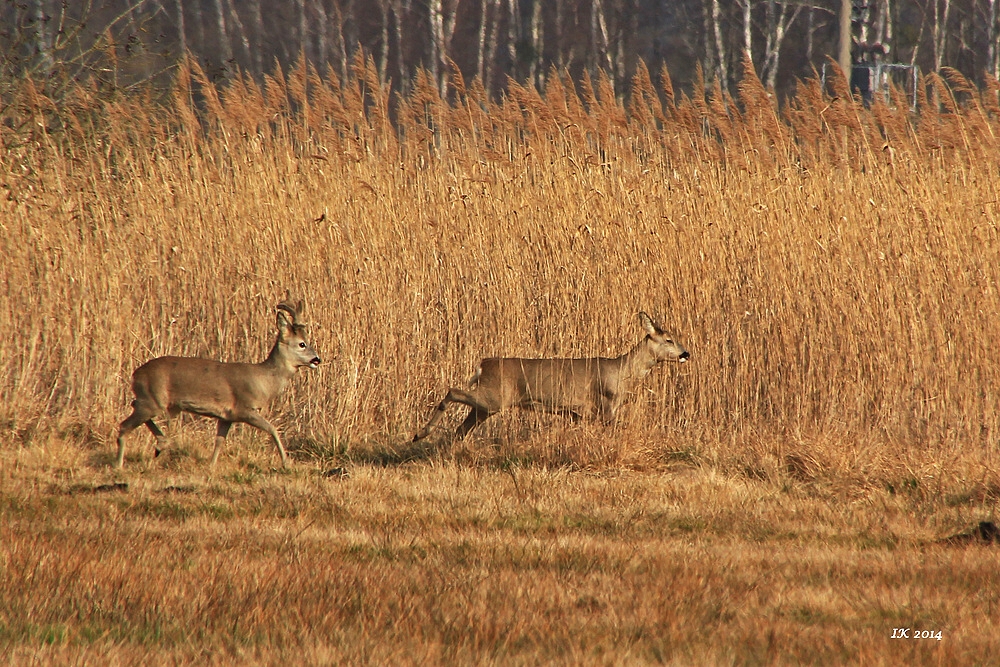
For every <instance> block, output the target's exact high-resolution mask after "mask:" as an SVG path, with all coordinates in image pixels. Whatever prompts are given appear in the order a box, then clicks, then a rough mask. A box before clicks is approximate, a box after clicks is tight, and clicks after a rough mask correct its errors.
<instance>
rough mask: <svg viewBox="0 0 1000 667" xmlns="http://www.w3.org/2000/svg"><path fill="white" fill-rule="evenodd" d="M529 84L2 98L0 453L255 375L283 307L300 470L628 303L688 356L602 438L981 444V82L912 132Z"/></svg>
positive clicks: (984, 145) (984, 310) (993, 333)
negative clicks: (306, 344) (60, 101)
mask: <svg viewBox="0 0 1000 667" xmlns="http://www.w3.org/2000/svg"><path fill="white" fill-rule="evenodd" d="M953 76H955V77H957V76H958V75H957V74H954V75H953ZM551 81H552V83H551V84H550V85H549V87H548V89H547V90H545V91H544V94H539V93H537V92H535V91H533V90H529V89H523V88H520V87H518V86H516V85H513V84H512V85H511V92H510V95H509V97H508V98H506V99H505V100H503V101H502V102H499V103H496V102H492V101H490V100H488V99H487V98H486V96H485V95H484V93H483V91H482V90H481V89H479V88H477V87H476V86H472V87H471V88H468V89H467V88H466V87H465V86H464V85H463V83H462V82H461V81H460V80H458V79H456V81H455V82H453V83H454V86H453V88H454V95H453V96H454V99H453V100H451V101H444V100H442V99H440V98H439V97H438V96H437V95H436V94H435V93H434V90H433V87H432V86H430V85H428V83H427V82H426V81H424V80H422V79H421V80H420V81H418V82H417V86H416V87H415V91H414V92H413V93H412V94H411V95H410V96H408V97H404V98H400V99H398V100H396V102H395V103H393V100H391V99H390V96H389V93H388V92H387V91H386V90H385V88H384V87H381V86H380V85H379V84H378V79H377V77H376V76H375V74H374V71H373V70H372V67H371V65H370V63H368V64H367V65H366V63H365V62H364V61H363V60H359V61H358V62H357V63H356V66H355V77H354V78H352V79H351V80H349V81H345V82H340V81H337V80H336V79H334V78H326V79H321V78H320V77H319V76H318V75H317V74H316V72H315V71H313V70H312V69H311V68H310V67H307V66H305V65H300V66H299V67H297V68H296V69H294V70H293V71H291V72H289V73H287V75H283V74H282V72H280V71H277V72H275V73H274V75H273V76H271V77H268V78H267V82H266V85H265V86H264V87H263V88H259V87H257V86H256V85H255V84H254V83H253V81H251V80H249V79H238V80H236V81H234V82H232V83H231V84H230V85H229V86H227V87H225V88H222V89H218V88H216V87H215V86H213V85H212V84H211V83H210V82H208V81H207V79H206V78H205V77H204V75H203V74H202V73H201V72H200V70H198V68H197V66H196V65H194V64H187V65H185V66H183V67H182V68H181V69H180V71H179V73H178V75H177V77H176V84H175V88H174V90H173V92H172V94H171V97H170V99H169V101H168V102H167V103H165V104H164V103H157V102H155V101H154V100H153V99H151V97H150V96H149V94H148V93H147V95H146V96H142V95H139V94H133V95H119V96H113V95H112V96H108V95H101V94H100V93H99V92H98V91H95V90H91V89H88V88H86V87H83V86H82V87H80V88H79V89H78V91H77V92H76V94H75V95H74V96H73V101H72V102H71V103H68V104H65V105H63V106H60V107H55V106H54V105H47V104H46V98H45V97H44V95H43V94H42V92H41V91H39V90H38V89H37V88H36V87H35V86H34V85H33V84H32V83H31V82H25V84H24V85H23V87H22V91H21V94H20V97H19V98H18V100H17V102H18V103H17V104H15V105H12V106H10V107H8V109H7V111H6V122H5V124H4V126H3V130H2V132H3V134H2V136H3V149H2V150H3V153H2V155H0V159H2V164H3V169H4V186H3V187H4V190H5V195H6V196H5V197H3V199H2V201H0V207H2V213H0V215H2V219H3V223H2V224H3V235H2V241H0V243H2V244H3V248H2V251H3V256H4V259H5V261H4V263H3V266H2V268H0V271H2V280H3V284H4V287H5V289H4V290H3V291H2V292H0V326H2V327H3V328H4V330H6V331H8V332H11V335H8V336H6V337H4V338H3V340H0V359H2V364H0V397H2V404H3V408H2V411H3V413H4V414H3V415H2V417H3V423H4V424H6V425H7V428H5V429H4V431H5V433H6V436H5V439H6V440H7V441H8V443H10V442H13V443H19V442H29V441H31V440H32V439H33V438H35V437H38V436H39V434H44V433H49V432H52V431H53V429H54V430H55V431H56V432H58V433H59V434H61V435H65V434H67V433H68V434H82V437H83V439H84V440H87V441H90V442H92V443H93V444H94V445H98V444H99V445H100V446H101V447H104V446H105V445H106V443H107V442H108V438H109V437H110V436H111V435H113V432H114V428H115V425H116V423H117V421H119V420H120V419H121V418H122V417H123V415H124V414H125V413H126V412H127V403H128V400H129V399H130V397H129V389H128V377H129V375H130V373H131V371H132V370H133V369H134V368H135V367H137V366H138V365H139V364H140V363H142V362H143V361H145V360H146V359H148V358H150V357H153V356H156V355H161V354H168V353H169V354H179V355H203V356H210V357H215V358H220V359H225V360H257V359H261V358H263V356H264V355H265V354H266V351H267V348H268V346H269V344H270V342H271V340H272V337H273V316H272V314H273V306H274V304H275V303H277V301H278V300H279V299H280V298H282V297H283V296H285V294H286V292H289V291H290V292H291V293H292V294H293V295H298V296H302V297H305V298H306V301H307V304H308V308H309V319H310V320H311V322H312V323H313V325H314V326H313V330H312V332H313V333H312V335H313V338H314V339H315V342H316V345H317V347H318V349H319V350H320V352H321V353H323V354H324V356H326V357H328V358H330V359H331V361H330V363H329V364H326V365H325V366H324V367H323V368H322V369H321V370H320V371H319V372H317V373H312V374H309V376H308V377H302V378H301V379H300V381H298V382H297V384H296V388H295V391H294V392H293V393H291V394H290V395H289V396H288V397H287V398H286V399H285V400H283V401H282V402H281V404H280V405H278V406H276V408H275V410H274V412H275V414H280V415H282V419H283V420H284V423H283V429H284V430H285V431H286V432H289V433H290V434H292V436H293V438H295V439H297V440H298V442H299V444H300V445H301V446H303V447H306V446H309V447H312V448H313V449H316V448H319V449H320V450H323V449H325V448H328V447H329V446H331V445H336V446H337V447H341V448H343V447H354V446H357V445H360V444H363V443H366V442H367V443H371V442H379V443H382V445H380V446H383V448H385V447H388V448H392V447H395V446H396V444H397V443H399V442H402V441H405V440H406V438H407V436H408V435H409V434H411V433H412V432H413V431H414V429H415V428H416V427H417V426H418V425H419V424H420V422H421V420H423V419H424V418H425V417H426V413H427V410H428V408H429V407H430V406H431V405H432V404H433V403H434V402H435V401H436V400H437V398H438V397H439V395H440V394H441V393H442V392H443V391H444V390H445V389H446V388H447V386H448V385H449V384H450V383H451V384H454V383H459V382H462V381H464V379H465V378H467V377H468V376H469V374H470V373H471V371H472V369H473V368H474V366H475V363H476V362H477V361H478V359H479V358H481V357H484V356H491V355H508V356H514V355H517V356H551V355H560V356H592V355H593V356H596V355H616V354H619V353H621V352H623V351H624V350H625V349H627V348H628V347H630V346H631V345H633V344H634V343H635V342H636V341H637V340H638V339H639V338H640V329H639V327H638V326H637V323H636V317H635V313H636V311H637V310H640V309H645V310H648V311H649V312H651V313H652V314H653V315H654V317H657V318H659V319H660V320H661V321H662V322H663V323H664V324H666V325H667V326H668V327H669V328H671V329H672V330H673V331H675V332H677V334H678V336H679V337H680V338H681V340H683V341H684V343H685V345H686V346H687V347H688V348H689V349H690V350H691V351H692V354H693V359H694V363H692V364H689V365H687V366H686V367H684V368H683V369H682V370H678V369H676V368H665V369H663V370H661V371H658V372H657V373H656V374H655V375H654V377H653V379H652V380H651V381H648V382H647V383H646V386H645V388H644V389H643V390H641V391H640V392H639V396H638V400H637V402H635V404H634V407H633V408H631V409H629V410H627V414H625V415H624V416H623V419H622V428H623V429H624V431H623V432H627V431H628V430H629V429H633V430H635V431H636V433H639V432H641V433H643V434H644V435H643V438H644V439H649V438H650V437H652V436H651V435H650V434H660V435H662V436H663V437H661V438H660V439H661V440H664V441H665V442H667V444H666V445H665V446H666V447H667V448H668V449H670V448H677V447H674V446H673V445H671V444H670V443H672V442H677V443H681V445H679V446H680V447H686V446H693V447H708V448H709V449H711V448H712V445H713V444H716V443H723V444H727V445H728V444H732V440H733V437H734V436H738V437H743V436H745V435H746V434H775V435H781V436H782V437H785V436H788V435H790V434H791V435H794V436H795V437H798V438H809V437H812V436H817V435H820V434H836V435H837V436H838V437H839V438H842V439H843V440H845V441H860V442H875V443H881V444H891V445H893V446H897V445H898V446H903V447H910V446H912V447H917V448H926V447H932V448H934V447H944V448H945V449H951V450H956V449H963V450H966V449H970V448H971V449H975V450H979V451H992V450H993V449H995V445H996V442H997V433H998V427H1000V423H998V418H997V412H996V409H995V408H996V405H997V398H998V396H997V390H996V387H997V386H998V373H1000V351H998V349H997V346H996V345H995V344H994V343H993V341H995V340H996V339H997V338H998V334H1000V315H998V311H997V309H996V308H995V307H994V304H995V303H996V302H997V289H998V287H997V286H998V284H1000V280H998V277H1000V276H998V271H1000V268H998V267H1000V263H998V262H997V258H998V235H997V216H998V203H997V202H998V200H1000V196H998V178H997V167H996V165H997V164H998V163H1000V160H998V159H997V158H998V156H1000V154H998V149H1000V143H998V139H997V134H998V131H1000V125H998V121H997V113H998V109H997V104H996V95H997V91H996V83H995V82H991V83H990V86H991V87H990V88H989V89H988V90H984V91H982V92H981V93H980V92H975V94H970V93H968V92H965V93H964V94H963V95H962V96H961V97H964V101H963V103H961V104H959V103H958V102H956V101H955V100H956V97H955V95H956V93H954V92H953V90H954V88H957V89H958V90H960V91H966V90H967V88H968V86H967V84H966V87H965V88H962V87H961V86H960V85H958V83H956V84H955V86H954V87H949V86H947V85H945V83H944V82H943V81H942V80H941V79H939V78H937V77H935V76H933V75H932V76H930V77H928V79H927V80H926V81H925V85H924V86H922V88H921V90H923V89H924V88H925V87H929V88H930V89H931V90H932V91H933V92H935V93H936V96H937V98H938V99H939V100H940V106H939V105H937V104H931V103H929V102H928V101H927V99H923V100H922V103H923V104H922V106H921V107H920V112H919V113H918V114H916V115H914V114H912V113H911V112H910V111H909V110H908V109H907V108H906V107H905V105H903V104H901V103H900V100H899V99H895V100H894V102H895V103H896V105H895V106H888V105H885V104H883V103H881V102H880V101H879V102H877V103H876V105H875V106H874V107H873V108H872V109H871V110H866V109H863V108H861V107H860V105H858V104H856V103H852V102H849V101H847V99H848V98H847V96H846V95H843V94H840V95H838V96H836V97H831V96H830V95H829V94H827V93H826V92H824V91H822V90H820V89H819V87H818V85H817V84H816V83H815V82H804V83H803V85H802V91H801V92H800V94H799V96H798V97H797V98H795V99H794V100H792V102H791V104H790V105H789V106H788V107H787V108H786V109H785V110H784V111H782V112H780V113H779V112H778V111H776V110H775V108H774V106H773V104H771V102H770V101H769V100H768V98H767V96H766V94H765V92H764V90H763V89H762V88H761V87H760V85H759V83H758V82H757V81H756V79H755V78H754V77H753V76H752V74H751V75H748V76H747V77H746V78H745V83H744V84H743V86H742V87H741V91H740V99H739V100H738V102H739V104H737V103H736V101H734V100H732V99H730V98H729V97H728V96H726V95H723V94H721V93H719V91H716V94H715V95H711V96H709V97H708V99H707V100H703V99H701V98H696V99H690V98H687V97H685V96H681V97H680V98H679V99H677V98H675V97H674V93H673V91H672V88H671V86H670V81H669V78H668V77H667V76H666V75H665V74H663V75H662V78H661V81H660V85H659V88H658V89H656V88H654V86H653V84H652V83H651V81H650V77H649V76H648V74H646V73H645V72H640V74H639V76H637V79H636V81H635V83H634V89H635V91H636V92H635V93H634V94H633V96H632V98H631V100H630V102H629V104H628V106H627V107H625V106H623V105H622V104H621V103H619V102H618V101H616V100H615V99H614V97H613V96H612V93H611V88H610V86H609V84H608V82H607V81H606V80H600V81H598V82H596V83H594V84H593V85H591V84H590V83H589V82H588V81H585V82H584V85H583V86H582V88H581V90H580V91H579V92H578V91H577V89H576V88H575V87H573V85H572V84H571V83H570V82H569V81H568V80H565V79H563V78H560V77H552V78H551ZM834 92H835V93H842V92H843V91H834ZM661 100H666V102H665V103H663V102H662V101H661ZM960 101H961V100H960ZM519 419H520V418H519V417H516V416H512V417H510V418H506V419H504V418H500V419H496V420H495V422H496V424H495V425H494V426H493V427H492V428H493V431H492V432H491V433H492V434H493V436H494V437H495V438H500V439H502V440H504V441H509V440H511V439H513V440H517V438H516V437H513V438H511V437H509V436H512V435H513V436H516V433H517V432H521V433H523V431H524V429H523V428H521V427H519V423H520V422H519ZM519 429H520V430H519ZM485 432H487V433H490V432H489V431H488V430H486V431H485ZM643 438H641V439H643ZM628 440H629V438H621V441H622V443H623V444H622V446H623V447H627V442H628ZM719 451H721V450H719ZM640 458H641V457H640ZM581 463H586V462H585V461H581Z"/></svg>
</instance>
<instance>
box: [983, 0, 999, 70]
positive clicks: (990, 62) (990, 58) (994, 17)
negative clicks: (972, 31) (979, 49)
mask: <svg viewBox="0 0 1000 667" xmlns="http://www.w3.org/2000/svg"><path fill="white" fill-rule="evenodd" d="M987 2H988V10H987V17H988V18H987V24H986V68H987V70H988V71H989V73H990V75H991V76H993V77H994V78H996V77H998V76H1000V12H998V10H997V5H998V4H1000V3H998V2H997V0H987Z"/></svg>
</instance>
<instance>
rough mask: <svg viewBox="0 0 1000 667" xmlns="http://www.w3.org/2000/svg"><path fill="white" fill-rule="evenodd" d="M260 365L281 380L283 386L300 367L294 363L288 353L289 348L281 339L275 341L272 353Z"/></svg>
mask: <svg viewBox="0 0 1000 667" xmlns="http://www.w3.org/2000/svg"><path fill="white" fill-rule="evenodd" d="M259 365H260V367H261V368H262V369H264V370H265V371H267V373H268V374H269V375H271V376H272V377H274V378H276V379H277V380H279V382H280V384H281V387H284V386H285V383H287V382H288V380H290V379H291V377H292V376H293V375H295V371H297V370H298V367H296V366H295V364H293V363H292V360H291V359H290V358H289V356H288V353H287V348H286V347H285V346H283V345H282V344H281V339H280V338H279V339H277V340H276V341H274V347H272V348H271V353H270V354H268V355H267V359H265V360H264V361H262V362H261V363H260V364H259Z"/></svg>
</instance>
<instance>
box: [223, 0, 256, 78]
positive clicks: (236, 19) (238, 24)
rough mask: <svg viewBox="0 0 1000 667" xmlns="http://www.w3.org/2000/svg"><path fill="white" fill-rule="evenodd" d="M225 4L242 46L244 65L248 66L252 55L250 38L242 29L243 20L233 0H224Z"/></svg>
mask: <svg viewBox="0 0 1000 667" xmlns="http://www.w3.org/2000/svg"><path fill="white" fill-rule="evenodd" d="M226 6H227V9H228V10H229V18H230V19H231V22H232V25H233V26H234V28H235V29H236V38H237V39H238V40H239V43H240V44H241V45H242V46H243V55H244V56H246V60H245V61H244V65H245V66H247V67H249V66H250V63H251V60H252V58H253V56H252V55H251V52H250V40H248V39H247V33H246V30H244V29H243V21H241V20H240V15H239V14H237V13H236V7H234V6H233V0H226Z"/></svg>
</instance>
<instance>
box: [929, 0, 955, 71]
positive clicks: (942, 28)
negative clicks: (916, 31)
mask: <svg viewBox="0 0 1000 667" xmlns="http://www.w3.org/2000/svg"><path fill="white" fill-rule="evenodd" d="M929 2H930V5H931V44H932V46H933V48H934V71H935V72H940V71H941V66H942V64H943V63H944V53H945V48H947V45H948V19H949V18H950V17H951V0H929Z"/></svg>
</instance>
